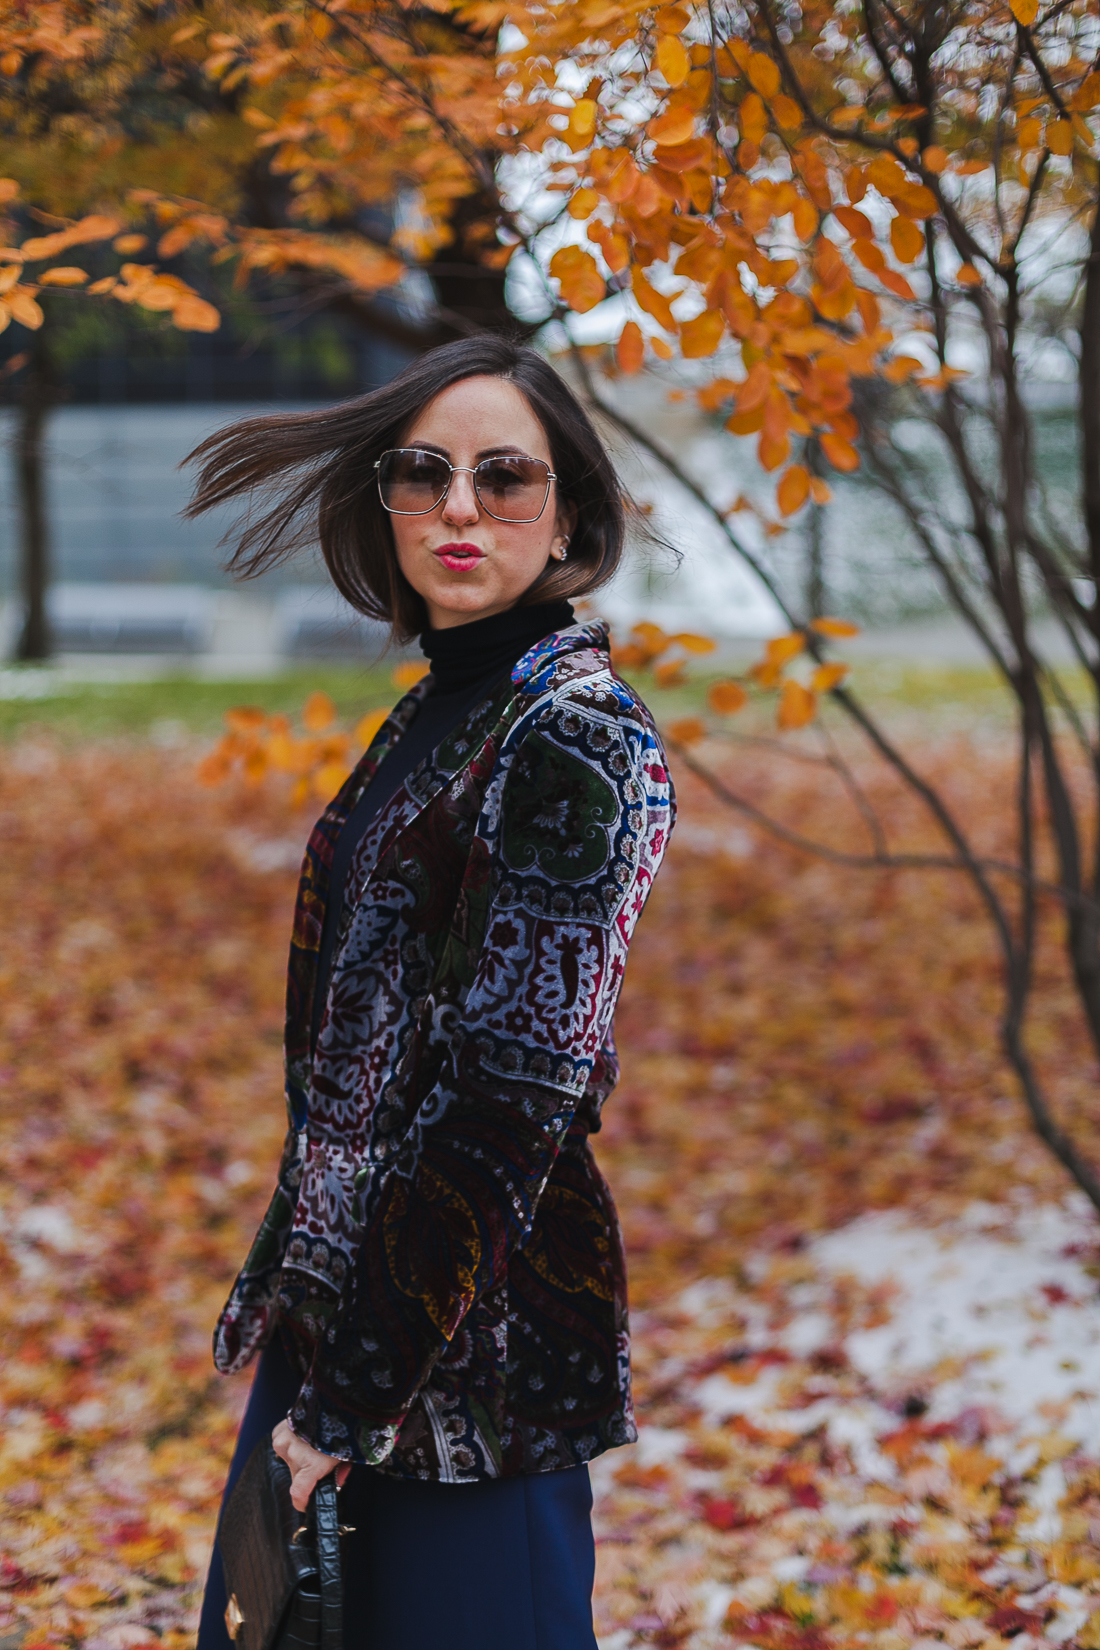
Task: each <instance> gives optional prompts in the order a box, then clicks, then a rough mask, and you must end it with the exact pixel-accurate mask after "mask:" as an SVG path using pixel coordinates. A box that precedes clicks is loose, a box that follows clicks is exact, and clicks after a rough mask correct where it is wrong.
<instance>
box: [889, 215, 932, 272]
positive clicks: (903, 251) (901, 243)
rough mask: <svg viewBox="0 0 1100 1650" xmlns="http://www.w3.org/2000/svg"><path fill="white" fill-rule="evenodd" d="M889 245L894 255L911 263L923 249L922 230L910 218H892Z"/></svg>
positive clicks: (902, 260) (903, 261)
mask: <svg viewBox="0 0 1100 1650" xmlns="http://www.w3.org/2000/svg"><path fill="white" fill-rule="evenodd" d="M890 245H891V246H892V247H893V249H894V255H895V257H897V258H899V259H900V260H901V262H902V263H903V264H911V263H912V262H913V260H914V258H919V257H920V255H921V253H922V252H923V251H924V232H923V231H922V230H921V229H920V228H919V227H918V226H917V225H916V224H915V223H914V222H913V221H912V219H911V218H902V217H897V218H894V219H893V221H892V222H891V224H890Z"/></svg>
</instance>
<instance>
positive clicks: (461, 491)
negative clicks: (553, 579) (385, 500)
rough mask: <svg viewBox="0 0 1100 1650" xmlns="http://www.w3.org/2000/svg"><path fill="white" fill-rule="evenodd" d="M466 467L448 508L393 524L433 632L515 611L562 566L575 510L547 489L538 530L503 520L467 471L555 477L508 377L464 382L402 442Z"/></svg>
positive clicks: (537, 428)
mask: <svg viewBox="0 0 1100 1650" xmlns="http://www.w3.org/2000/svg"><path fill="white" fill-rule="evenodd" d="M400 445H401V446H402V447H423V448H426V449H428V450H429V451H431V452H434V453H439V454H440V455H441V456H442V457H443V458H446V459H448V460H449V462H450V463H451V464H454V465H462V466H465V468H463V469H460V470H458V471H457V473H456V474H455V475H453V476H452V477H451V485H450V490H449V491H448V493H447V496H446V498H445V499H444V500H443V501H442V503H441V504H437V505H436V507H435V509H434V510H432V511H430V512H429V514H427V515H423V516H401V515H391V517H390V522H391V525H392V527H393V537H394V544H395V546H396V548H397V561H398V565H399V566H400V568H401V571H402V573H404V575H405V577H406V578H407V579H408V581H409V583H410V584H411V585H412V587H413V589H414V590H415V591H416V592H417V593H418V595H420V596H423V598H424V603H425V606H426V607H427V609H428V623H429V624H430V625H431V626H432V628H433V630H448V629H450V628H451V627H452V626H453V625H459V624H469V623H470V622H471V621H472V620H474V619H485V618H488V616H489V615H490V614H491V613H503V612H504V611H505V610H506V609H507V608H509V607H514V606H515V604H516V602H517V601H518V600H519V598H520V597H521V596H522V595H523V593H524V591H525V590H526V589H527V588H528V587H529V586H530V585H531V584H533V583H534V581H535V579H537V578H538V576H539V574H540V573H541V572H542V570H543V568H544V567H545V566H546V564H547V561H548V560H549V559H550V558H551V557H553V558H555V559H557V560H561V559H563V543H564V540H565V538H566V536H567V534H568V533H569V531H570V527H571V525H572V521H573V517H574V514H575V512H574V510H573V509H572V508H571V507H570V506H566V507H565V508H564V509H563V508H562V507H561V506H560V505H559V502H558V492H557V485H556V483H554V482H551V483H550V496H549V498H548V499H547V501H546V508H545V509H544V510H543V512H542V515H541V516H540V517H539V519H538V520H537V521H529V522H513V521H497V520H496V519H495V518H494V517H493V516H491V515H489V514H488V512H487V511H486V510H485V509H483V507H482V506H481V504H480V503H479V502H478V498H477V494H476V493H475V492H474V485H473V481H474V478H473V476H472V475H470V474H469V471H470V470H472V469H473V468H474V466H475V465H476V464H479V463H480V462H481V460H482V459H483V458H491V457H493V456H494V455H496V454H507V453H511V454H515V455H519V456H521V457H524V458H538V459H542V461H543V462H544V463H545V464H546V465H548V466H549V468H550V469H553V462H552V460H551V457H550V445H549V443H548V441H547V439H546V432H545V431H544V430H543V427H542V425H541V424H540V423H539V421H538V419H537V418H536V417H535V415H534V413H533V412H532V410H531V407H530V405H529V404H528V402H527V399H526V397H525V396H524V395H523V394H522V392H521V391H520V390H518V389H517V388H516V386H515V385H514V384H512V383H510V382H509V381H508V380H507V379H505V378H490V377H487V376H483V377H477V378H464V379H463V380H462V382H461V383H458V384H452V385H451V386H450V388H449V389H445V390H441V391H440V393H439V394H438V395H437V396H436V397H435V399H434V400H433V401H429V403H428V405H427V406H426V407H425V408H424V409H423V411H421V412H420V413H418V414H417V416H416V417H415V418H414V419H413V421H412V423H411V424H410V425H409V426H408V428H407V429H406V430H405V431H404V433H403V434H402V436H401V441H400Z"/></svg>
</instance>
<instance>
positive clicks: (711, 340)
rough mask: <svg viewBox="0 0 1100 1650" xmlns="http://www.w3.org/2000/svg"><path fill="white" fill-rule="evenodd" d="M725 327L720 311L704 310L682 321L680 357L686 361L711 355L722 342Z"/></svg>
mask: <svg viewBox="0 0 1100 1650" xmlns="http://www.w3.org/2000/svg"><path fill="white" fill-rule="evenodd" d="M725 326H726V323H725V318H724V316H723V315H722V313H721V311H720V310H714V309H705V310H704V311H703V313H702V314H701V315H696V316H695V317H694V319H692V320H690V321H684V322H683V324H682V325H681V327H680V353H681V355H683V356H684V357H685V358H686V359H688V360H691V359H694V358H697V357H699V356H705V355H713V354H714V352H715V350H716V349H717V348H718V346H719V344H720V343H721V342H722V334H723V332H724V331H725Z"/></svg>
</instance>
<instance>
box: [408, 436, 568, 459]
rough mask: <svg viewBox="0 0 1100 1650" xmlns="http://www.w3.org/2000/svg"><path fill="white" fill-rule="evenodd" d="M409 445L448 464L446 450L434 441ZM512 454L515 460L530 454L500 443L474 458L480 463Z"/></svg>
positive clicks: (527, 456) (521, 449)
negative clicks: (484, 459) (444, 460)
mask: <svg viewBox="0 0 1100 1650" xmlns="http://www.w3.org/2000/svg"><path fill="white" fill-rule="evenodd" d="M411 445H412V446H413V447H415V448H416V449H417V450H418V451H420V452H425V453H438V454H439V456H440V458H445V459H446V460H447V462H448V463H450V461H451V455H450V453H449V452H448V450H447V448H446V447H437V446H436V444H435V442H434V441H414V442H412V443H411ZM512 454H515V456H516V457H517V458H530V457H531V454H530V453H529V452H528V451H527V450H526V448H524V447H514V446H513V445H512V444H511V442H509V441H502V442H500V443H499V444H498V445H497V446H495V447H482V449H481V451H480V452H478V453H475V454H474V457H475V458H477V459H478V460H479V461H480V460H481V459H483V458H496V457H497V456H498V455H499V456H500V457H501V458H505V457H509V456H511V455H512ZM539 462H540V463H541V462H543V461H542V460H540V461H539Z"/></svg>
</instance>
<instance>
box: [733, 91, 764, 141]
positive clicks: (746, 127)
mask: <svg viewBox="0 0 1100 1650" xmlns="http://www.w3.org/2000/svg"><path fill="white" fill-rule="evenodd" d="M738 125H739V126H740V127H741V136H742V137H744V138H748V140H749V142H750V143H759V142H760V140H761V138H762V137H763V136H764V133H765V132H766V131H767V129H768V111H767V110H766V109H765V107H764V105H763V103H762V102H761V100H760V98H758V97H757V95H756V93H755V92H750V93H749V95H748V96H747V97H746V98H743V99H742V101H741V109H740V113H739V115H738Z"/></svg>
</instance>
